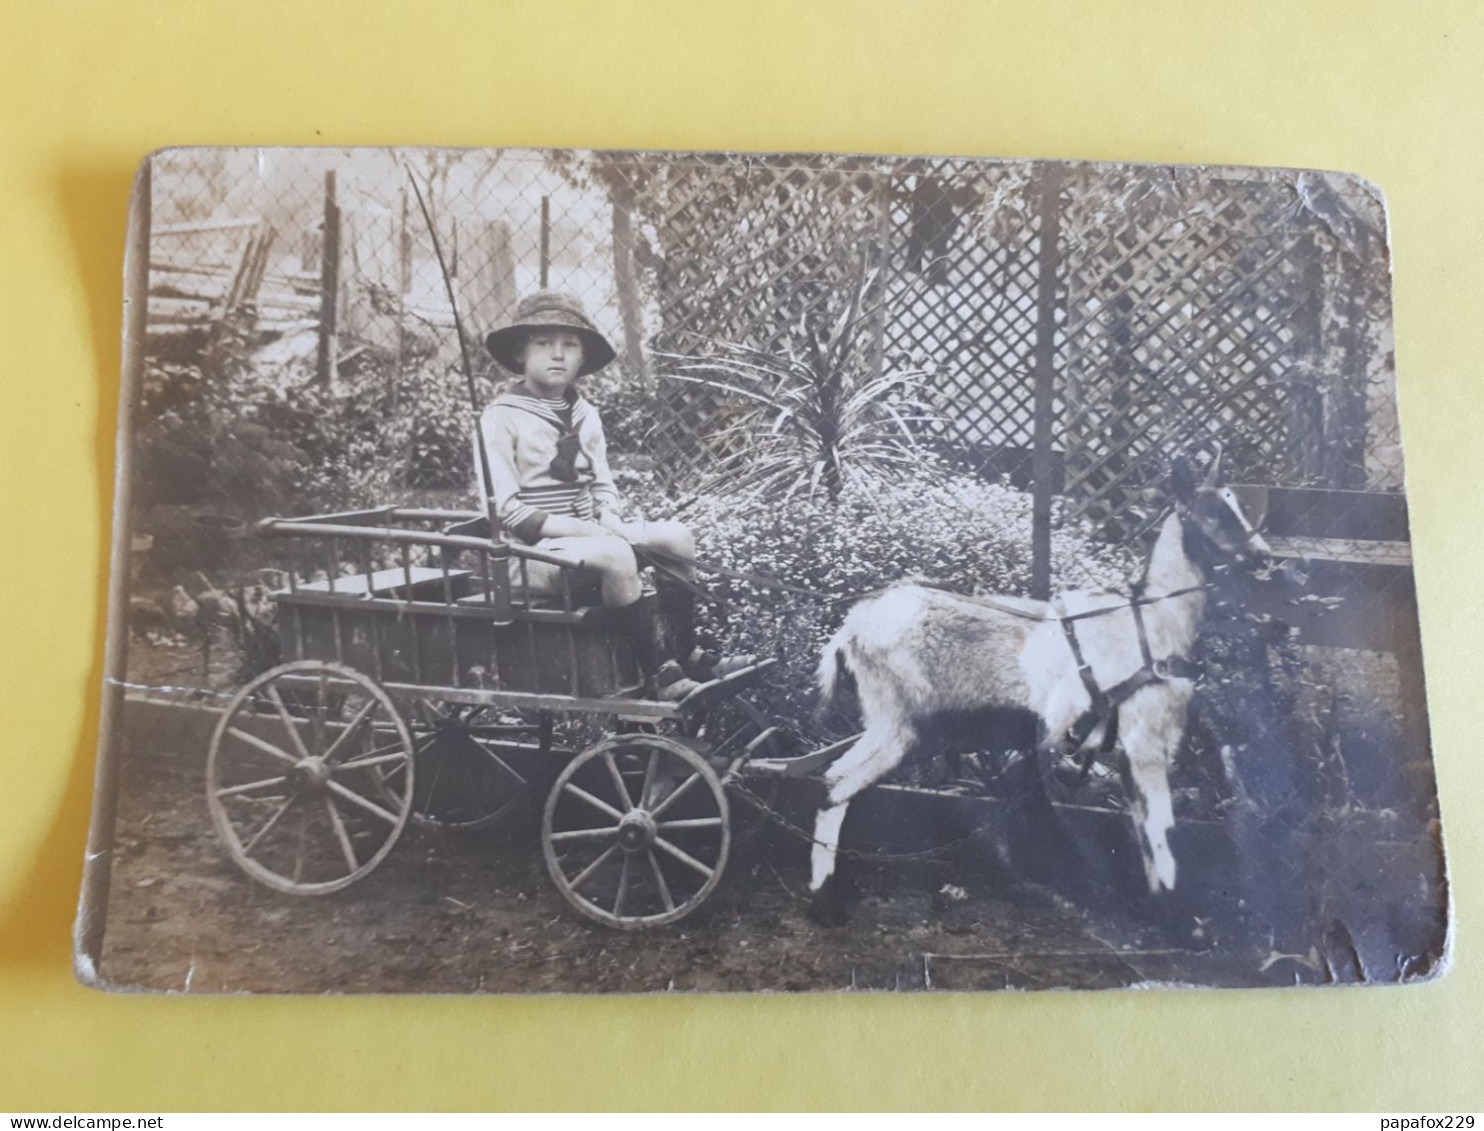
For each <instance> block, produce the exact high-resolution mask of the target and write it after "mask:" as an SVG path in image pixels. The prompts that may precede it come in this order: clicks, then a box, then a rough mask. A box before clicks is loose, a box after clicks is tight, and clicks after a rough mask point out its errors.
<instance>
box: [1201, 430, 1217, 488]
mask: <svg viewBox="0 0 1484 1131" xmlns="http://www.w3.org/2000/svg"><path fill="white" fill-rule="evenodd" d="M1215 448H1216V454H1215V455H1214V456H1212V457H1211V466H1210V467H1208V468H1206V484H1205V485H1206V486H1207V487H1214V486H1216V483H1217V480H1219V479H1220V478H1221V441H1220V440H1218V441H1216V444H1215Z"/></svg>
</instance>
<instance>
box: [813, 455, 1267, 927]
mask: <svg viewBox="0 0 1484 1131" xmlns="http://www.w3.org/2000/svg"><path fill="white" fill-rule="evenodd" d="M1220 458H1221V457H1220V453H1219V452H1218V454H1217V456H1216V458H1215V459H1214V460H1213V461H1212V463H1211V467H1210V470H1209V472H1208V474H1207V477H1206V480H1205V482H1204V483H1202V484H1200V485H1199V486H1198V485H1197V483H1196V479H1195V475H1194V473H1193V472H1192V471H1191V468H1190V465H1189V464H1188V463H1187V462H1186V461H1185V460H1184V459H1183V458H1177V459H1176V460H1175V461H1174V462H1173V464H1172V466H1171V470H1170V490H1171V494H1172V495H1173V498H1174V507H1173V509H1172V511H1171V513H1170V515H1169V516H1168V517H1167V518H1166V519H1165V520H1164V522H1163V524H1162V525H1161V527H1160V532H1159V536H1158V538H1157V539H1156V541H1155V544H1154V548H1153V550H1152V551H1151V553H1150V556H1149V560H1148V564H1147V566H1146V568H1145V570H1144V574H1143V577H1142V578H1141V579H1140V580H1139V581H1138V582H1136V583H1135V584H1134V585H1133V586H1132V588H1131V591H1130V592H1129V593H1121V592H1118V591H1115V590H1106V589H1104V590H1071V591H1068V592H1064V593H1060V594H1057V595H1056V596H1055V597H1054V598H1053V599H1052V600H1051V601H1047V602H1042V601H1034V600H1029V599H1026V598H1021V597H966V596H961V595H956V594H953V593H950V592H947V591H944V590H941V589H935V588H928V587H925V586H922V585H916V584H902V585H897V586H894V587H892V588H889V589H887V590H885V591H884V592H882V593H879V594H876V595H873V596H870V597H867V598H865V599H864V600H862V601H860V602H858V603H857V604H856V605H855V606H854V607H853V608H852V609H851V610H850V612H849V614H847V616H846V618H845V621H844V623H843V624H842V625H841V626H840V629H839V631H838V632H836V633H835V635H834V636H833V637H832V638H831V640H830V641H829V643H828V644H827V645H826V646H825V649H824V653H823V655H822V656H821V658H820V664H819V673H818V681H819V687H820V693H821V706H822V707H828V706H829V705H830V704H831V703H832V702H833V701H834V699H835V698H836V696H837V693H838V691H839V687H840V685H841V684H842V683H843V682H845V681H846V680H847V679H848V680H849V681H851V682H853V684H854V687H855V694H856V698H857V700H858V702H859V705H860V712H861V720H862V723H863V731H862V734H861V736H860V738H859V739H858V740H857V741H856V743H855V745H853V746H852V747H850V748H849V749H848V750H847V751H846V752H845V753H844V754H843V755H841V756H840V757H839V758H838V759H837V760H836V761H835V762H834V763H832V764H831V765H830V767H829V768H828V769H827V770H826V771H825V775H824V778H825V785H826V794H825V800H824V804H823V805H822V806H821V808H820V811H819V813H818V815H817V817H816V819H815V828H814V847H813V851H812V858H811V875H810V883H809V889H810V891H811V892H812V893H813V901H814V902H813V913H814V915H815V917H816V918H817V919H820V920H821V921H823V922H826V923H839V922H843V919H844V913H843V904H842V901H841V897H840V893H839V891H838V883H837V882H833V881H835V880H836V876H835V863H836V854H837V851H838V848H839V842H840V829H841V826H842V825H843V824H844V821H845V813H846V810H847V808H848V806H849V804H850V800H851V798H853V797H855V795H856V794H858V793H859V792H860V791H861V790H863V789H865V788H866V787H867V786H869V785H871V784H873V783H875V782H877V781H880V780H881V779H882V778H883V777H885V776H886V775H887V774H888V773H889V772H890V771H892V770H893V769H895V768H896V767H897V766H899V765H900V764H901V763H902V762H903V761H904V759H906V758H907V757H908V756H909V755H910V754H913V753H915V752H917V751H918V750H920V749H922V747H923V745H924V741H923V740H924V738H925V737H926V736H927V735H929V734H931V733H932V728H933V727H934V726H935V725H937V723H938V721H939V720H942V719H944V718H952V717H954V716H959V717H963V716H971V717H974V718H976V719H987V720H988V725H989V727H990V728H991V729H990V731H989V732H988V733H986V735H985V737H986V738H990V739H992V740H995V741H1003V738H1004V733H1003V729H1002V728H1004V727H1005V726H1006V725H1007V724H1009V725H1013V724H1014V723H1015V722H1016V721H1017V720H1019V721H1020V722H1022V723H1023V722H1026V721H1029V722H1030V724H1031V725H1030V727H1021V728H1019V729H1021V731H1022V732H1023V733H1025V732H1029V733H1030V734H1037V733H1039V736H1040V737H1039V744H1038V748H1037V750H1036V756H1037V764H1038V766H1040V765H1045V764H1047V762H1048V761H1049V760H1050V759H1052V758H1055V757H1057V756H1059V755H1062V754H1072V753H1077V752H1079V751H1082V750H1084V749H1087V750H1089V751H1090V750H1091V749H1092V748H1093V747H1094V746H1095V744H1097V743H1098V742H1100V741H1102V740H1103V739H1105V738H1109V739H1111V737H1112V735H1114V734H1116V735H1117V736H1118V737H1119V739H1120V740H1121V743H1122V746H1123V752H1124V755H1125V758H1126V762H1125V764H1124V770H1125V772H1124V781H1125V786H1126V788H1127V789H1128V790H1129V793H1130V798H1129V801H1130V810H1131V816H1132V818H1133V821H1134V826H1135V831H1136V833H1137V835H1138V839H1139V847H1140V851H1141V855H1142V859H1143V864H1144V871H1145V876H1146V878H1147V880H1148V882H1149V889H1150V891H1151V893H1153V894H1158V893H1159V892H1160V891H1161V890H1162V889H1173V888H1174V886H1175V858H1174V856H1173V855H1172V853H1171V851H1170V847H1169V842H1168V834H1169V831H1170V829H1171V828H1172V827H1173V825H1174V816H1173V810H1172V805H1171V799H1170V786H1169V776H1168V775H1169V766H1170V762H1171V760H1172V759H1173V757H1174V755H1175V751H1176V749H1177V747H1178V746H1179V744H1180V740H1181V737H1182V736H1183V734H1184V731H1185V725H1186V712H1187V708H1188V706H1189V704H1190V699H1191V694H1192V692H1193V690H1194V686H1195V684H1194V677H1195V675H1196V674H1197V673H1196V672H1195V671H1194V670H1193V669H1192V666H1191V664H1190V663H1189V661H1188V660H1187V659H1186V657H1187V656H1188V654H1189V652H1190V650H1191V649H1192V647H1193V646H1194V644H1195V642H1196V636H1197V634H1198V633H1199V630H1200V625H1201V619H1202V616H1203V615H1204V612H1205V606H1206V598H1207V592H1206V591H1207V587H1208V585H1209V584H1210V583H1211V581H1213V580H1214V576H1215V575H1216V574H1217V573H1218V572H1220V571H1224V570H1226V569H1227V568H1229V567H1230V566H1233V565H1238V564H1240V565H1255V564H1257V563H1259V562H1260V561H1262V560H1264V559H1266V558H1267V557H1268V555H1269V553H1270V551H1269V549H1268V546H1267V543H1266V542H1265V541H1264V540H1263V538H1262V536H1261V535H1260V534H1259V533H1258V532H1257V525H1258V523H1260V522H1261V515H1258V516H1257V518H1256V521H1253V519H1251V518H1249V516H1248V514H1247V512H1246V510H1245V509H1244V507H1243V505H1242V502H1241V501H1240V500H1239V499H1238V497H1237V495H1236V493H1235V492H1234V491H1233V490H1232V489H1231V488H1229V487H1221V486H1218V478H1217V477H1218V474H1219V465H1220ZM1264 505H1265V504H1264ZM1110 727H1112V728H1115V729H1113V730H1112V731H1110V730H1109V728H1110ZM996 730H1000V731H1001V733H999V734H996V733H995V731H996ZM1033 741H1034V740H1033ZM1090 759H1091V753H1090V752H1089V753H1088V754H1087V761H1085V762H1084V766H1086V765H1089V764H1090ZM1037 781H1038V782H1039V781H1040V779H1039V778H1037ZM1042 788H1043V789H1044V785H1043V786H1042Z"/></svg>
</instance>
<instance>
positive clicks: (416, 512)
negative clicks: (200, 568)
mask: <svg viewBox="0 0 1484 1131" xmlns="http://www.w3.org/2000/svg"><path fill="white" fill-rule="evenodd" d="M481 517H483V516H481V515H480V514H479V513H478V512H477V511H466V510H449V509H443V508H435V507H392V506H388V507H376V508H372V509H367V510H354V511H338V512H333V513H327V514H317V515H306V516H303V517H299V518H267V519H264V520H263V521H262V522H261V523H260V524H259V527H258V529H259V532H260V533H261V534H262V535H263V536H264V537H270V538H284V539H291V540H292V543H293V548H292V550H291V557H290V563H291V568H289V569H288V570H286V571H285V572H286V573H287V575H288V585H287V589H288V591H289V593H291V594H293V595H294V596H295V597H298V596H299V595H300V594H301V593H314V594H318V593H324V594H328V595H330V596H332V597H336V596H344V597H350V598H355V599H374V598H377V597H382V596H392V597H397V596H400V597H401V598H402V599H404V600H406V601H408V602H413V601H414V596H415V595H416V596H417V597H420V598H422V600H421V601H419V602H417V603H424V604H425V603H427V601H428V600H429V599H436V598H439V597H441V603H442V604H444V605H447V606H449V607H450V608H452V607H455V606H457V607H459V608H461V609H468V608H469V607H470V602H469V600H468V594H467V592H465V591H464V590H466V589H467V586H466V585H464V584H456V582H460V583H462V582H464V581H465V579H470V578H472V581H473V586H474V588H475V589H477V591H478V592H479V593H480V594H482V597H483V599H482V601H479V602H477V603H476V607H482V609H483V615H484V616H485V617H486V618H487V619H491V620H493V621H494V622H496V623H500V624H508V623H509V622H510V621H511V620H512V619H513V617H518V618H519V619H526V615H525V614H532V615H534V616H535V617H536V618H537V619H544V615H549V614H550V613H552V612H560V613H565V614H575V613H577V612H578V611H579V609H580V608H581V606H582V603H583V602H582V601H581V599H580V598H581V595H582V580H583V579H582V570H583V568H584V567H583V563H582V562H581V561H573V560H572V559H571V558H569V557H558V556H557V555H555V554H549V553H545V552H543V551H541V550H537V549H534V548H532V547H529V546H522V545H518V544H514V543H511V542H508V541H506V540H505V539H503V538H483V537H476V536H472V535H468V534H455V533H447V532H445V530H444V528H446V527H450V526H457V525H459V524H463V523H470V522H473V521H476V520H478V519H480V518H481ZM407 524H416V525H407ZM419 526H420V527H421V528H419ZM466 555H471V556H472V560H473V562H474V563H475V564H474V567H473V568H472V569H468V568H465V567H464V566H463V564H462V563H463V562H464V561H466V560H468V559H467V558H466ZM533 562H540V563H543V564H545V565H548V566H552V567H555V573H554V575H552V576H554V578H555V582H554V585H553V586H552V587H551V590H550V591H549V592H542V591H541V590H540V589H539V588H538V587H536V586H533V585H532V582H531V568H530V567H531V563H533ZM429 571H431V572H429ZM320 574H323V575H324V576H323V581H320V580H319V577H318V575H320ZM399 575H400V581H401V584H400V585H398V584H397V581H398V580H399ZM429 582H433V583H434V584H432V585H430V584H429ZM562 619H566V618H562Z"/></svg>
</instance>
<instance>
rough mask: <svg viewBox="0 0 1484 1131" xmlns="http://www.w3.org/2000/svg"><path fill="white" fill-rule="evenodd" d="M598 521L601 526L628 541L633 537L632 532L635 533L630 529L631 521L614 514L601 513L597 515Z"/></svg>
mask: <svg viewBox="0 0 1484 1131" xmlns="http://www.w3.org/2000/svg"><path fill="white" fill-rule="evenodd" d="M598 521H599V522H600V523H602V524H603V526H604V527H605V528H606V529H608V530H611V531H612V532H613V533H614V534H617V535H618V536H619V537H620V538H626V539H628V540H629V541H633V537H634V533H635V532H634V530H633V529H632V527H633V525H634V524H633V523H629V522H625V521H624V520H623V519H622V518H621V517H619V516H618V515H616V514H606V513H605V514H602V515H599V516H598Z"/></svg>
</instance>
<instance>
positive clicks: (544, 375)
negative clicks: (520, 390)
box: [522, 328, 583, 397]
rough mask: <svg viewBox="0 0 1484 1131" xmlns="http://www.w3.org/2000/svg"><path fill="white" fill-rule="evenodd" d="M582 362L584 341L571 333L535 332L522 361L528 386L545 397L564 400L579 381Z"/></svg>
mask: <svg viewBox="0 0 1484 1131" xmlns="http://www.w3.org/2000/svg"><path fill="white" fill-rule="evenodd" d="M582 359H583V350H582V339H581V338H579V337H578V336H577V335H576V334H574V333H573V332H572V331H571V330H561V329H556V328H552V329H536V330H532V331H531V336H530V337H529V338H527V339H526V348H525V353H524V356H523V358H522V361H523V363H524V368H525V378H526V384H528V385H530V386H531V387H532V388H533V389H535V390H536V392H538V393H540V394H541V395H542V396H546V397H557V396H560V395H561V394H563V393H565V392H566V391H567V390H568V389H569V388H570V387H571V385H572V382H574V381H576V380H577V374H578V373H579V372H580V371H581V370H582Z"/></svg>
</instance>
